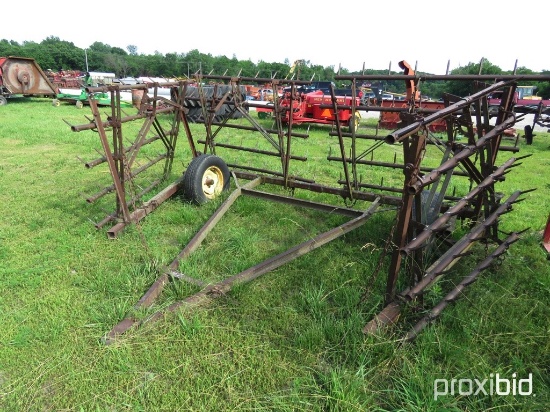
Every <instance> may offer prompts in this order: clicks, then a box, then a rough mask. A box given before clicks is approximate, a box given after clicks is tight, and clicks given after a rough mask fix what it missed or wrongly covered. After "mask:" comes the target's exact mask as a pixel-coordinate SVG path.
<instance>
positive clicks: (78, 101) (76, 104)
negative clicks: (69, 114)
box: [75, 100, 84, 109]
mask: <svg viewBox="0 0 550 412" xmlns="http://www.w3.org/2000/svg"><path fill="white" fill-rule="evenodd" d="M75 106H76V108H77V109H82V108H83V107H84V103H82V101H80V100H77V101H76V103H75Z"/></svg>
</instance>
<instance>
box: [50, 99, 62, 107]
mask: <svg viewBox="0 0 550 412" xmlns="http://www.w3.org/2000/svg"><path fill="white" fill-rule="evenodd" d="M60 105H61V102H60V101H59V100H57V99H53V100H52V106H53V107H59V106H60Z"/></svg>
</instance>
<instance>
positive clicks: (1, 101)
mask: <svg viewBox="0 0 550 412" xmlns="http://www.w3.org/2000/svg"><path fill="white" fill-rule="evenodd" d="M6 104H8V99H6V98H5V97H4V96H0V106H5V105H6Z"/></svg>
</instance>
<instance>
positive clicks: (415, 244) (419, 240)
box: [401, 157, 516, 255]
mask: <svg viewBox="0 0 550 412" xmlns="http://www.w3.org/2000/svg"><path fill="white" fill-rule="evenodd" d="M515 161H516V159H515V158H513V157H512V158H510V159H509V160H508V161H506V163H504V164H503V165H502V166H500V167H499V168H498V169H497V170H495V171H494V172H493V173H492V174H490V175H489V176H487V177H486V178H485V179H484V180H483V181H482V182H481V183H479V184H478V185H477V186H476V187H475V188H474V189H473V190H472V191H471V192H469V193H468V194H467V195H466V196H464V197H463V198H462V199H460V200H459V201H458V202H457V203H456V204H455V205H454V206H452V207H451V208H449V209H448V210H447V211H446V212H445V213H444V214H442V215H441V216H440V217H439V218H437V219H436V220H434V221H433V222H432V223H431V224H430V225H429V226H427V227H426V228H424V230H423V231H422V232H421V233H420V234H419V235H418V236H417V237H415V238H414V239H413V240H411V241H410V242H409V243H408V244H407V245H406V246H404V247H403V248H402V249H401V253H403V254H407V255H408V254H409V253H410V252H412V251H413V250H416V249H419V248H421V247H422V245H423V244H424V242H425V241H426V240H428V239H429V238H430V237H431V236H432V234H433V233H434V232H437V231H439V230H441V229H442V228H444V227H445V225H446V224H447V222H448V221H449V220H450V219H451V217H453V216H455V215H457V214H458V213H459V212H460V211H461V210H462V209H464V208H465V207H466V206H467V205H468V204H469V203H470V202H471V201H472V200H473V199H474V198H475V197H476V196H478V195H479V194H480V193H481V192H483V191H484V190H485V189H486V188H487V187H488V186H490V185H491V184H493V183H494V182H495V181H497V180H498V179H500V178H501V177H502V176H504V173H505V172H506V170H507V169H508V168H510V167H511V166H512V164H513V163H514V162H515Z"/></svg>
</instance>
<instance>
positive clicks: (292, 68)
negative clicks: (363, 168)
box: [0, 36, 550, 99]
mask: <svg viewBox="0 0 550 412" xmlns="http://www.w3.org/2000/svg"><path fill="white" fill-rule="evenodd" d="M0 56H3V57H6V56H19V57H29V58H33V59H35V60H36V62H37V63H38V65H39V66H40V67H41V68H42V69H44V70H48V69H50V70H52V71H54V72H55V71H60V70H81V71H87V69H89V71H98V72H110V73H115V75H116V76H117V77H119V78H124V77H141V76H146V77H166V78H192V77H193V75H194V74H195V73H197V72H200V73H203V74H206V73H212V74H214V75H227V76H237V75H239V76H242V77H257V78H264V79H265V78H277V79H284V78H290V77H291V76H293V78H294V79H295V80H297V79H299V80H322V81H334V80H335V76H337V75H353V74H365V75H387V74H400V73H401V72H394V71H389V70H375V69H365V70H364V71H363V70H362V71H355V72H352V71H349V70H348V69H346V68H337V69H335V67H334V66H327V67H323V66H321V65H316V64H313V63H311V62H310V61H309V60H299V61H297V62H294V64H293V63H290V62H289V61H288V60H285V61H284V62H283V63H279V62H264V61H260V62H258V63H253V62H252V61H250V60H238V59H237V58H236V57H235V55H233V56H232V58H228V57H227V56H212V55H211V54H209V53H202V52H200V51H199V50H196V49H194V50H191V51H189V52H187V53H167V54H161V53H158V52H156V53H155V54H152V55H151V54H149V55H146V54H139V53H138V48H137V47H136V46H135V45H128V46H127V47H126V50H124V49H121V48H120V47H111V46H110V45H108V44H104V43H101V42H95V43H93V44H92V45H90V47H89V48H87V49H82V48H80V47H76V46H75V45H74V43H72V42H69V41H65V40H60V39H59V38H58V37H55V36H50V37H47V38H46V39H45V40H43V41H41V42H40V43H36V42H32V41H24V42H23V43H22V44H20V43H18V42H16V41H13V40H6V39H2V40H0ZM479 68H480V66H479V63H478V64H476V63H469V64H468V65H466V66H461V67H459V68H456V69H454V70H452V71H451V73H450V74H479ZM419 73H420V74H428V73H422V72H419ZM516 73H517V74H550V72H549V71H543V72H542V73H537V72H534V71H532V70H530V69H527V68H525V67H520V68H518V69H517V70H516ZM481 74H512V73H511V72H506V71H503V70H501V69H500V67H498V66H495V65H493V64H491V63H490V62H489V61H487V60H485V61H484V62H483V64H482V70H481ZM525 85H534V86H536V87H537V89H536V90H537V94H538V95H539V96H541V97H543V98H545V99H547V98H550V82H525ZM338 86H340V85H338ZM380 86H381V87H382V88H383V89H384V90H387V91H390V92H395V93H405V82H403V81H402V80H395V81H386V82H384V84H381V85H380ZM470 87H471V86H470V85H466V84H465V83H464V82H460V81H454V82H453V81H444V82H442V81H431V82H430V81H426V82H424V83H423V84H422V93H423V94H424V95H428V96H430V97H433V98H440V97H441V96H442V95H443V93H450V94H454V95H457V96H466V95H468V94H471V93H472V92H473V90H470V89H469V88H470Z"/></svg>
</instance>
